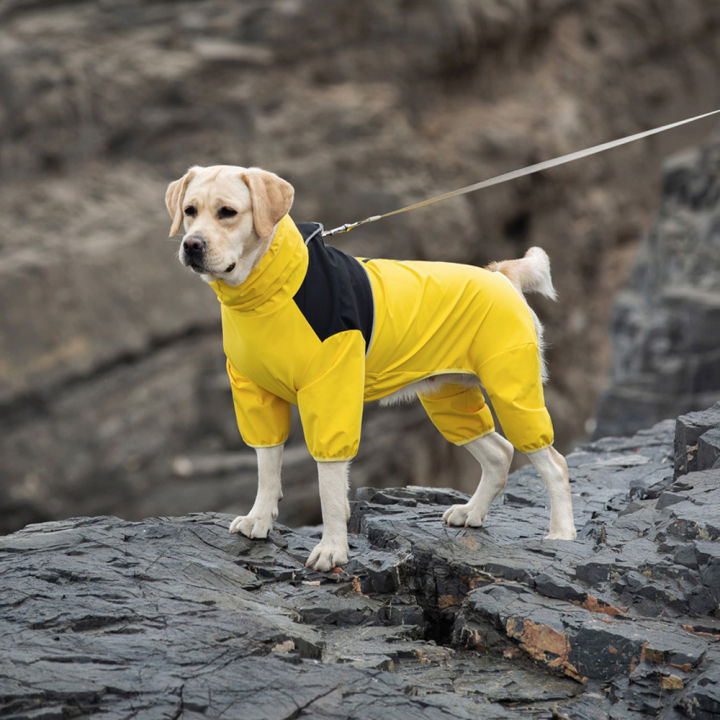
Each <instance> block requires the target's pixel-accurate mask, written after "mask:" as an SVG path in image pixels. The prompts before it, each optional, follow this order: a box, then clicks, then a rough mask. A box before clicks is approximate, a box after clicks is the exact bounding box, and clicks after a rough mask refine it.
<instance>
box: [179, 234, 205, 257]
mask: <svg viewBox="0 0 720 720" xmlns="http://www.w3.org/2000/svg"><path fill="white" fill-rule="evenodd" d="M205 247H206V243H205V238H203V237H201V236H200V235H190V236H188V237H186V238H185V239H184V240H183V250H184V251H185V253H186V254H187V255H202V253H204V252H205Z"/></svg>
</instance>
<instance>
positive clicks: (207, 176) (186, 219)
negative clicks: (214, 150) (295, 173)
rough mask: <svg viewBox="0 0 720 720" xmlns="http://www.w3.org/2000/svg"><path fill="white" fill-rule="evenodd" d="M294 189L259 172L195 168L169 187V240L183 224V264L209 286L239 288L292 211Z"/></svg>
mask: <svg viewBox="0 0 720 720" xmlns="http://www.w3.org/2000/svg"><path fill="white" fill-rule="evenodd" d="M294 194H295V191H294V189H293V186H292V185H290V183H288V182H286V181H285V180H283V179H282V178H280V177H278V176H277V175H275V174H274V173H271V172H267V171H266V170H261V169H260V168H243V167H237V166H234V165H213V166H211V167H193V168H190V170H188V171H187V172H186V173H185V175H183V176H182V177H181V178H179V179H178V180H175V181H174V182H171V183H170V185H168V189H167V192H166V193H165V204H166V205H167V209H168V212H169V213H170V217H171V218H172V226H171V228H170V236H171V237H172V236H173V235H175V234H176V233H177V232H178V230H180V225H182V224H183V223H184V227H185V235H184V236H183V239H182V242H181V243H180V251H179V257H180V262H181V263H182V264H183V265H185V266H187V267H189V268H192V269H193V270H194V271H195V272H197V273H200V274H201V275H202V276H203V278H204V279H205V280H208V281H212V280H224V281H225V282H226V283H228V284H229V285H239V284H240V283H241V282H243V281H244V280H245V279H246V278H247V276H248V275H249V274H250V271H251V270H252V269H253V267H255V265H257V263H258V262H259V260H260V258H261V257H262V256H263V255H264V254H265V252H266V251H267V249H268V247H269V246H270V243H271V240H272V237H273V234H274V232H275V228H276V226H277V224H278V222H279V221H280V220H281V219H282V218H283V217H284V216H285V215H286V214H287V213H288V211H289V210H290V207H291V206H292V202H293V196H294Z"/></svg>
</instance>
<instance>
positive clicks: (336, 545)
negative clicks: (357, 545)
mask: <svg viewBox="0 0 720 720" xmlns="http://www.w3.org/2000/svg"><path fill="white" fill-rule="evenodd" d="M347 561H348V545H347V542H344V543H342V542H332V541H330V540H321V541H320V542H319V543H318V544H317V545H316V546H315V549H314V550H313V551H312V552H311V553H310V557H309V558H308V560H307V562H306V563H305V567H312V568H313V569H314V570H319V571H320V572H327V571H328V570H332V569H333V568H334V567H337V566H338V565H344V564H345V563H346V562H347Z"/></svg>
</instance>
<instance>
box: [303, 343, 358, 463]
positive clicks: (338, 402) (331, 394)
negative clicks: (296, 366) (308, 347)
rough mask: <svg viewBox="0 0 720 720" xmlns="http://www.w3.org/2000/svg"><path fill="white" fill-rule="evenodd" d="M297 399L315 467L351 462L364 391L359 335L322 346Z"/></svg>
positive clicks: (355, 448) (355, 449)
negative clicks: (322, 463)
mask: <svg viewBox="0 0 720 720" xmlns="http://www.w3.org/2000/svg"><path fill="white" fill-rule="evenodd" d="M305 375H306V378H304V379H303V383H302V384H301V387H300V388H299V389H298V393H297V400H298V409H299V410H300V419H301V420H302V425H303V431H304V433H305V442H306V443H307V446H308V449H309V450H310V454H311V455H312V456H313V457H314V458H315V460H317V461H318V462H323V461H332V460H351V459H352V458H354V457H355V455H356V454H357V451H358V446H359V444H360V426H361V424H362V411H363V401H364V390H365V339H364V338H363V336H362V333H361V332H360V331H359V330H346V331H344V332H340V333H336V334H335V335H332V336H330V337H329V338H327V339H326V340H324V341H323V343H322V346H321V348H320V350H319V351H318V352H317V353H316V355H315V357H314V359H313V361H312V363H311V365H310V367H309V368H308V370H307V372H306V373H305Z"/></svg>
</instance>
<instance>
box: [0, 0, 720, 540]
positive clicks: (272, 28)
mask: <svg viewBox="0 0 720 720" xmlns="http://www.w3.org/2000/svg"><path fill="white" fill-rule="evenodd" d="M719 38H720V5H718V4H717V3H714V2H707V0H663V2H661V3H660V2H658V1H657V0H605V1H603V2H586V1H585V0H544V1H543V2H535V1H534V0H513V2H485V1H482V2H480V1H478V2H465V1H461V0H452V1H450V0H448V1H447V2H438V1H437V0H410V1H408V0H364V1H363V2H362V3H338V2H335V1H334V0H307V1H306V2H296V1H294V0H290V1H288V0H275V1H273V2H268V1H266V0H244V1H243V2H241V3H237V2H230V1H229V0H204V2H202V3H199V2H197V0H180V1H177V2H176V1H175V0H173V1H172V2H171V1H170V0H156V1H154V2H152V3H148V2H145V1H144V0H122V1H119V0H118V1H117V2H107V1H98V0H53V2H41V1H40V0H29V1H25V0H22V1H21V0H5V2H3V3H0V217H2V218H3V232H2V234H0V252H2V257H3V262H2V264H0V307H2V308H3V312H2V313H0V425H1V426H2V432H1V433H0V459H1V460H0V462H1V464H0V473H1V474H2V481H3V482H2V484H1V485H0V531H10V530H15V529H18V528H20V527H22V526H23V525H24V524H25V523H27V522H32V521H40V520H52V519H57V518H63V517H67V516H68V515H70V514H103V513H118V514H120V515H122V516H124V517H128V518H131V519H132V518H141V517H144V516H146V515H148V514H185V513H187V512H190V511H193V510H222V511H227V512H231V511H242V510H243V506H242V498H243V497H246V496H247V495H249V494H250V493H251V492H252V491H251V489H250V488H251V487H252V484H253V483H254V476H253V475H254V474H253V472H252V471H251V470H249V469H248V464H247V461H246V459H245V458H239V459H238V462H237V463H236V465H235V466H234V468H231V467H229V466H228V464H227V463H226V462H225V461H224V460H217V456H218V455H220V456H221V457H223V458H224V457H226V453H228V452H233V453H237V452H239V451H240V450H241V447H242V446H241V443H240V440H239V437H238V434H237V431H236V429H235V427H234V420H233V416H232V405H231V401H230V398H229V392H228V386H227V381H226V380H225V378H224V377H223V374H224V373H223V357H222V349H221V344H220V337H219V322H218V311H217V303H216V302H215V299H214V296H213V294H212V292H210V291H209V290H208V289H207V288H205V287H203V286H202V283H200V282H199V281H198V280H197V278H195V277H191V276H190V275H189V274H188V273H187V272H185V271H184V270H183V269H182V268H181V267H180V265H179V264H178V263H177V261H176V258H175V254H176V249H177V246H176V242H174V241H170V242H168V241H167V240H165V237H166V235H167V231H168V227H169V218H168V217H167V214H166V211H165V208H164V204H163V195H164V191H165V188H166V186H167V183H168V181H169V180H171V179H173V178H175V177H178V176H179V175H180V174H181V173H182V172H184V171H185V169H186V168H187V167H189V166H190V165H194V164H211V163H217V162H222V163H228V162H230V163H238V164H246V165H249V164H258V165H261V166H264V167H267V168H269V169H273V170H275V171H277V172H279V173H281V174H282V175H283V176H285V177H287V178H288V179H289V180H290V181H291V182H293V183H294V185H295V186H296V189H297V193H296V197H297V201H296V207H295V211H294V212H295V216H296V217H297V219H299V220H310V219H312V220H320V221H323V222H325V223H326V225H328V226H330V225H335V224H340V223H343V222H346V221H350V220H354V219H356V218H361V217H365V216H367V215H370V214H374V213H376V212H381V211H386V210H390V209H393V208H395V207H398V206H400V205H404V204H407V203H410V202H413V201H417V200H420V199H422V198H425V197H427V196H428V195H429V194H434V193H437V192H442V191H445V190H449V189H452V188H456V187H459V186H462V185H465V184H468V183H472V182H476V181H478V180H480V179H482V178H486V177H489V176H492V175H494V174H497V173H500V172H504V171H507V170H510V169H513V168H517V167H522V166H524V165H527V164H529V163H532V162H537V161H539V160H542V159H545V158H550V157H553V156H556V155H559V154H562V153H565V152H570V151H573V150H577V149H579V148H582V147H586V146H589V145H592V144H594V143H599V142H603V141H607V140H610V139H613V138H616V137H620V136H623V135H625V134H629V133H633V132H637V131H640V130H643V129H646V128H650V127H654V126H658V125H662V124H663V123H668V122H671V121H673V120H677V119H679V118H681V117H685V116H688V115H692V114H695V113H700V112H703V111H706V110H709V109H710V108H714V107H718V106H720V85H719V84H718V83H717V67H718V65H719V64H720V42H718V39H719ZM712 126H713V123H712V122H711V121H705V122H703V123H698V124H697V125H693V126H688V127H685V128H681V129H679V130H677V131H674V132H672V133H669V134H666V135H663V136H656V137H654V138H652V139H649V140H648V141H645V142H642V143H636V144H633V145H629V146H627V147H624V148H622V149H619V150H616V151H613V152H609V153H605V154H603V155H601V156H597V157H595V158H592V159H589V160H587V161H583V162H582V163H575V164H572V165H568V166H565V167H562V168H556V169H555V170H553V171H551V172H546V173H542V174H540V175H536V176H533V177H531V178H526V179H523V180H521V181H518V182H516V183H512V184H507V185H503V186H500V187H497V188H494V189H490V190H488V191H487V192H483V193H478V194H475V195H471V196H467V197H465V198H464V199H461V200H455V201H452V202H448V203H442V204H439V205H436V206H434V208H433V209H432V210H427V211H418V212H416V213H410V214H407V215H403V216H399V217H397V218H394V219H388V220H387V221H384V222H383V223H378V224H377V225H376V226H372V227H367V228H365V229H363V230H357V231H356V232H355V233H353V234H351V235H348V236H345V237H342V238H340V239H339V240H340V243H341V246H342V247H343V248H344V249H347V250H349V251H351V252H355V253H358V254H364V255H384V256H393V257H414V258H420V259H435V260H455V261H458V260H459V261H463V262H470V263H476V264H484V263H486V262H488V261H489V260H492V259H498V258H502V257H513V256H516V255H518V254H521V253H522V252H524V250H525V249H526V248H527V247H529V246H530V245H533V244H539V245H542V246H543V247H545V248H546V249H547V250H548V252H549V254H550V256H551V258H552V263H553V273H554V277H555V282H556V285H557V287H558V290H559V293H560V298H561V300H560V302H559V303H557V304H552V303H549V302H544V301H543V302H537V303H535V307H536V309H537V310H538V312H539V313H540V315H541V316H542V318H543V320H544V321H545V323H546V327H547V332H546V338H547V340H548V342H549V345H550V349H549V361H550V362H549V365H550V368H551V375H552V382H551V384H550V386H549V387H548V390H547V398H548V403H549V406H550V409H551V411H552V414H553V418H554V420H555V424H556V428H557V434H558V438H559V442H560V444H561V446H562V447H569V446H570V445H571V444H572V443H574V442H577V441H578V439H579V438H581V439H582V438H584V437H585V435H586V432H587V431H588V427H589V425H588V422H590V424H591V422H592V419H593V417H594V415H595V407H596V398H597V395H598V393H599V391H600V390H601V388H602V387H603V386H604V385H605V383H606V378H607V371H608V368H609V364H610V349H609V342H608V332H607V328H608V322H609V317H610V311H611V307H612V299H613V298H614V296H615V292H616V290H617V289H618V288H619V287H620V286H621V285H622V283H623V281H624V278H625V275H626V269H627V268H628V265H629V262H630V259H631V258H632V256H633V254H634V250H635V247H636V244H635V241H636V239H637V238H638V236H639V235H640V234H641V233H642V232H643V231H645V230H646V228H647V227H648V224H649V221H650V217H651V212H652V211H653V209H654V208H655V207H656V205H657V186H658V180H657V179H658V178H659V168H660V165H661V163H662V160H663V159H664V158H665V157H666V156H667V155H668V154H669V153H671V152H675V151H677V150H679V149H682V148H685V147H689V146H690V147H692V146H696V145H697V144H698V143H699V142H700V141H701V140H702V139H703V138H705V137H706V136H707V134H708V133H709V132H710V130H711V128H712ZM409 430H412V432H409ZM292 443H293V444H294V445H295V446H297V447H298V448H299V447H301V446H302V436H301V434H300V433H299V432H298V430H297V428H296V430H295V432H294V434H293V438H292ZM379 447H381V448H382V450H383V452H382V453H380V452H378V450H377V449H378V448H379ZM385 450H388V452H385ZM296 452H297V455H296V458H297V462H296V463H295V465H293V467H289V468H288V475H287V487H288V493H287V496H288V498H289V499H290V500H292V507H294V508H296V509H297V517H296V518H292V517H290V516H288V518H287V519H288V522H289V523H292V522H295V521H296V520H297V521H299V522H313V521H315V520H316V519H317V516H316V515H314V513H315V508H316V507H317V503H316V502H315V500H314V498H312V497H310V496H308V494H307V490H306V489H305V488H306V487H307V476H308V474H309V473H311V472H312V467H311V466H310V465H309V464H308V461H307V458H305V459H304V460H303V458H302V456H301V450H300V449H297V451H296ZM466 455H467V453H463V452H461V451H455V452H453V449H452V448H448V447H447V445H446V443H445V442H444V441H443V440H442V438H440V437H439V436H438V435H437V433H436V432H435V431H434V429H433V428H432V427H431V425H430V423H429V422H427V421H426V420H425V419H424V418H423V412H422V410H421V409H419V408H413V409H410V410H407V411H404V410H393V411H392V412H390V411H385V412H382V413H377V412H375V410H374V408H370V409H369V411H368V414H367V421H366V424H365V435H364V442H363V446H362V448H361V455H360V457H359V458H358V460H357V462H356V463H355V476H356V477H357V479H358V482H360V483H362V484H366V485H373V486H381V485H386V484H392V485H402V484H404V483H408V482H411V483H415V484H421V485H431V484H436V485H443V484H450V483H451V482H456V481H458V480H457V479H458V478H460V479H461V480H459V482H461V483H462V482H463V481H462V478H464V477H466V476H467V475H468V470H469V465H468V462H469V459H468V458H466V457H465V456H466ZM218 468H222V469H218ZM462 489H466V490H467V489H470V488H469V485H468V486H467V487H465V486H463V488H462Z"/></svg>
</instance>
